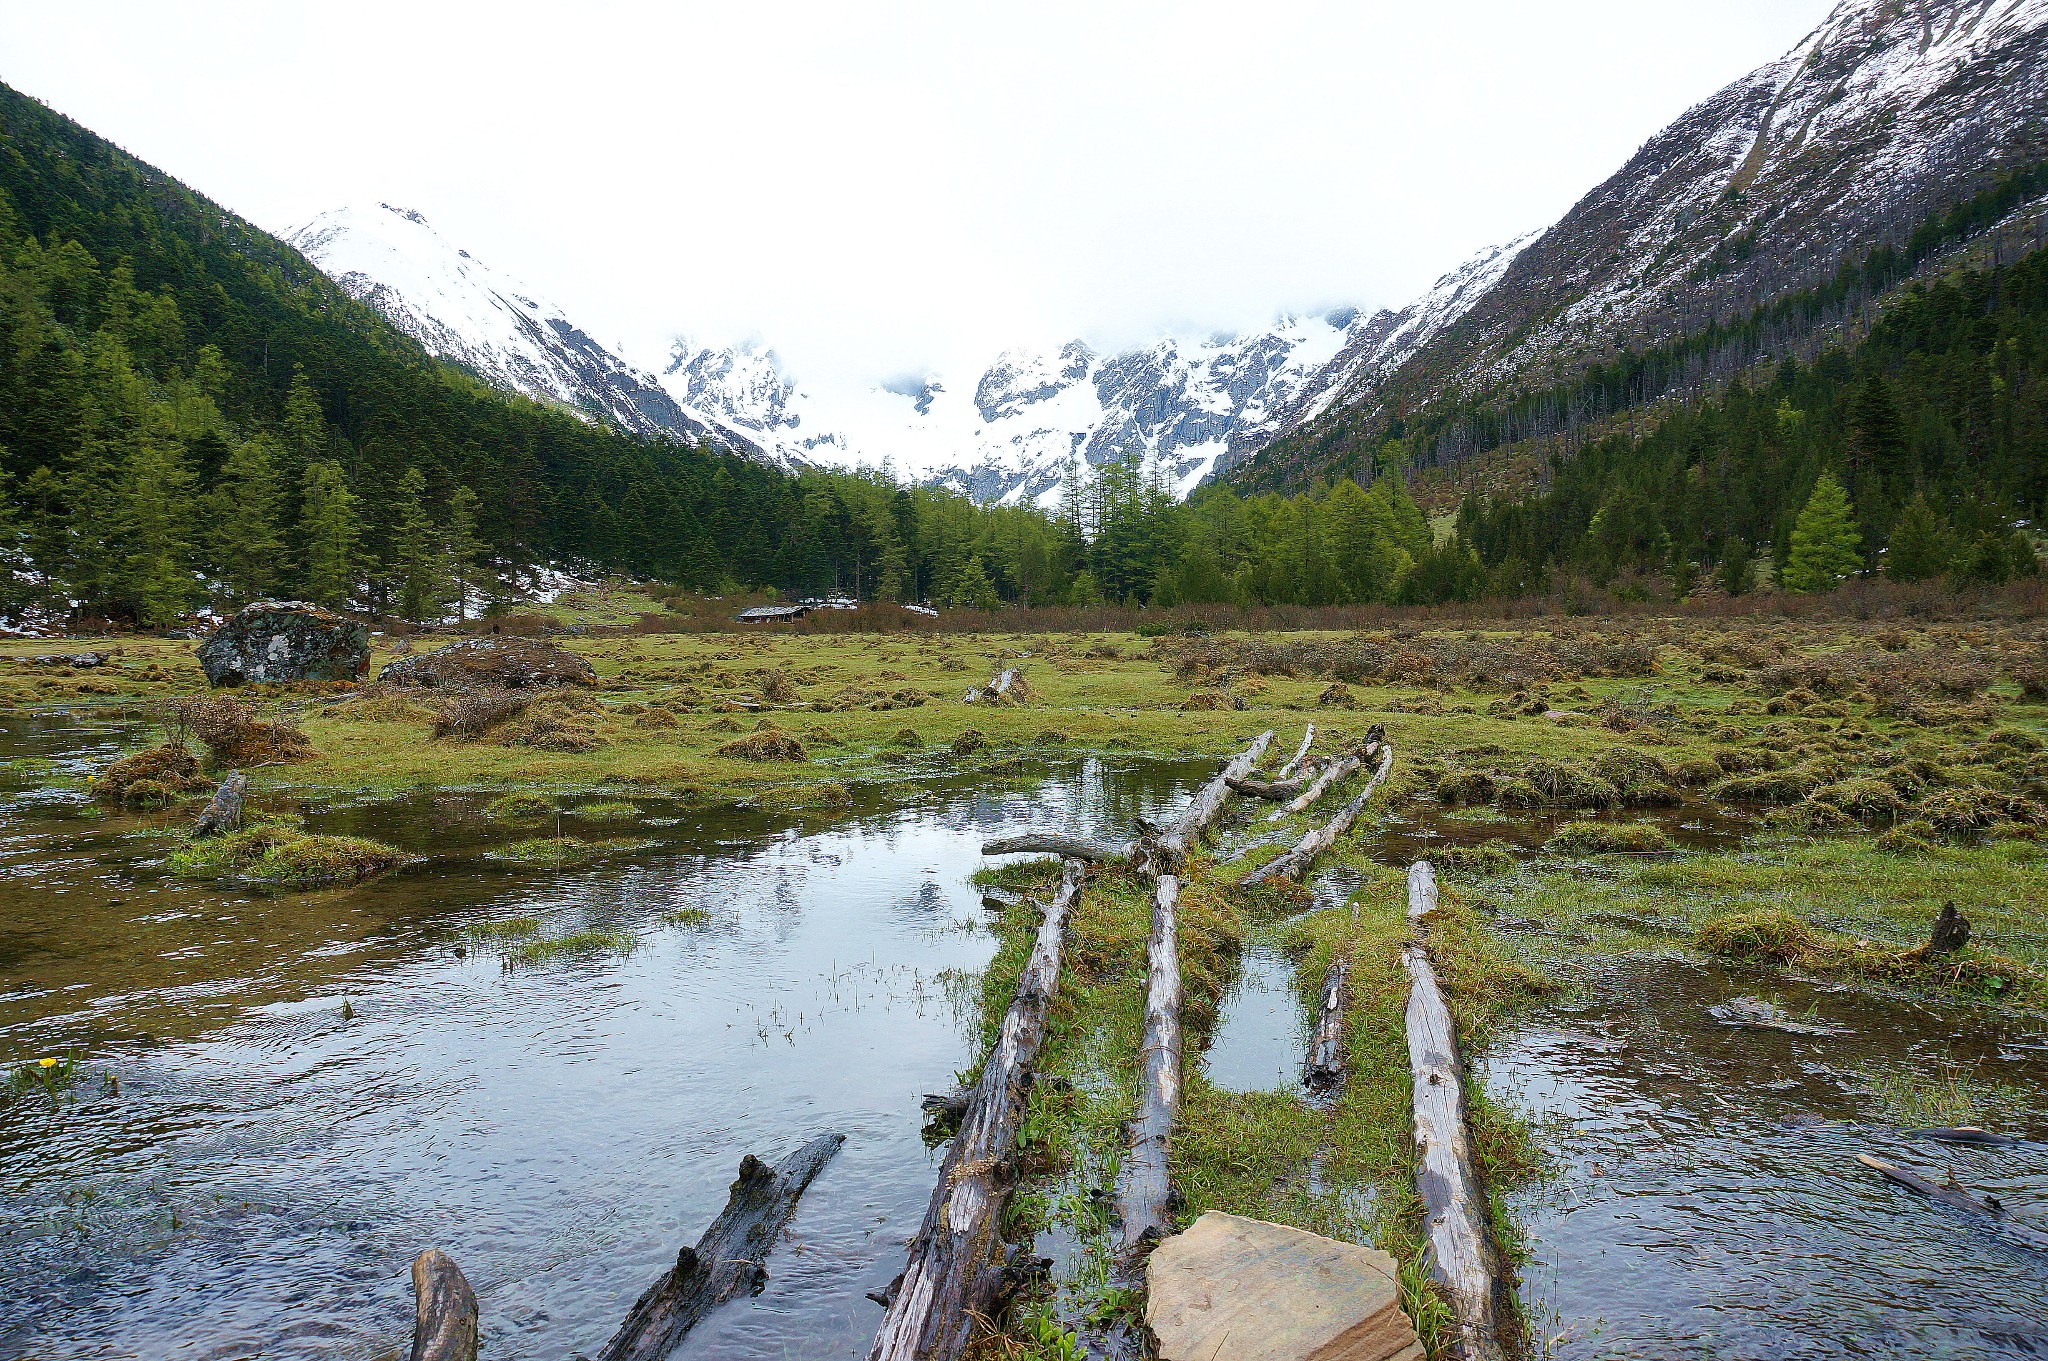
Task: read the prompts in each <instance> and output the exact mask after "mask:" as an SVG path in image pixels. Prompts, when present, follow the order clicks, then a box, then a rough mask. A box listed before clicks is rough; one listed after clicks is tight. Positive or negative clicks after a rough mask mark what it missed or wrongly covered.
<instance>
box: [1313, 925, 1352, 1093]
mask: <svg viewBox="0 0 2048 1361" xmlns="http://www.w3.org/2000/svg"><path fill="white" fill-rule="evenodd" d="M1345 964H1346V961H1345V960H1344V958H1343V957H1342V956H1341V955H1340V956H1338V957H1337V958H1336V959H1334V960H1332V961H1331V962H1330V973H1329V976H1328V977H1326V978H1325V979H1324V980H1323V1004H1322V1010H1321V1011H1320V1012H1318V1013H1317V1015H1316V1028H1315V1033H1314V1034H1313V1035H1312V1036H1310V1037H1309V1045H1308V1063H1307V1066H1306V1067H1305V1069H1304V1070H1303V1073H1302V1079H1303V1081H1304V1082H1306V1083H1307V1085H1308V1089H1309V1090H1310V1091H1312V1092H1325V1093H1327V1092H1333V1091H1335V1090H1337V1088H1338V1086H1339V1085H1340V1084H1341V1083H1342V1082H1343V1081H1344V998H1345V992H1344V971H1345Z"/></svg>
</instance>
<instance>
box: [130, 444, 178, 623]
mask: <svg viewBox="0 0 2048 1361" xmlns="http://www.w3.org/2000/svg"><path fill="white" fill-rule="evenodd" d="M191 523H192V473H191V471H190V470H189V469H188V468H186V467H185V462H184V458H183V456H182V453H181V451H180V450H179V448H178V445H177V443H176V441H174V440H171V439H168V438H166V437H164V436H163V435H162V434H161V433H159V432H151V433H149V434H147V435H145V436H143V438H141V439H140V440H138V441H137V443H136V446H135V451H134V452H133V453H132V454H131V455H129V458H128V467H127V469H126V471H125V474H124V476H123V477H122V480H121V507H120V511H119V514H118V518H117V521H116V528H117V533H118V536H119V537H118V542H119V543H120V545H121V550H122V554H123V556H122V560H121V562H120V565H119V568H118V569H117V573H116V577H115V589H116V592H117V593H118V595H119V596H120V598H121V599H122V600H123V601H124V602H125V603H127V604H129V605H130V606H132V608H133V610H134V613H135V617H136V618H137V619H138V620H139V621H141V622H142V623H143V624H144V625H146V626H148V627H150V628H163V627H165V626H166V625H169V624H171V623H173V622H174V621H176V619H177V618H178V616H179V615H181V614H183V613H184V612H185V611H186V610H187V609H189V608H191V605H192V599H193V596H194V595H196V594H197V592H198V582H197V581H196V580H194V578H193V576H192V565H191V552H192V544H191Z"/></svg>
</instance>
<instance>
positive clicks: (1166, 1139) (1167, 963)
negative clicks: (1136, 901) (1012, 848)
mask: <svg viewBox="0 0 2048 1361" xmlns="http://www.w3.org/2000/svg"><path fill="white" fill-rule="evenodd" d="M1179 903H1180V880H1179V879H1178V878H1176V877H1175V876H1174V875H1171V874H1162V875H1160V876H1159V882H1158V883H1157V884H1156V885H1154V887H1153V891H1152V938H1151V940H1150V942H1149V943H1148V944H1147V946H1146V959H1147V960H1148V965H1147V970H1146V982H1145V1038H1144V1043H1143V1045H1142V1047H1141V1048H1140V1050H1139V1053H1138V1059H1139V1063H1140V1065H1141V1069H1140V1072H1141V1076H1140V1078H1139V1084H1138V1114H1137V1117H1136V1118H1135V1119H1134V1120H1133V1121H1132V1122H1131V1151H1130V1156H1129V1157H1128V1158H1126V1159H1125V1162H1124V1179H1123V1187H1122V1194H1121V1197H1120V1199H1121V1204H1120V1206H1119V1209H1120V1210H1121V1211H1122V1216H1123V1235H1124V1236H1123V1247H1124V1256H1125V1258H1126V1259H1127V1260H1129V1259H1133V1258H1135V1257H1137V1256H1139V1255H1140V1254H1142V1253H1144V1252H1147V1251H1149V1250H1150V1249H1151V1248H1152V1247H1153V1246H1155V1245H1156V1244H1157V1243H1158V1242H1159V1240H1160V1239H1161V1238H1164V1237H1165V1236H1166V1235H1167V1234H1169V1233H1172V1232H1173V1219H1172V1212H1171V1207H1170V1198H1171V1195H1172V1185H1171V1181H1170V1177H1169V1173H1168V1170H1167V1155H1168V1154H1169V1152H1170V1151H1171V1149H1172V1144H1173V1120H1174V1116H1175V1115H1177V1114H1178V1113H1179V1111H1180V1077H1181V1029H1180V1003H1181V981H1180V949H1179V944H1178V941H1177V939H1176V936H1177V933H1178V931H1179V922H1178V920H1177V918H1178V907H1179Z"/></svg>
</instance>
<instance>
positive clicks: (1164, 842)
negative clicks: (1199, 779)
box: [1132, 728, 1273, 878]
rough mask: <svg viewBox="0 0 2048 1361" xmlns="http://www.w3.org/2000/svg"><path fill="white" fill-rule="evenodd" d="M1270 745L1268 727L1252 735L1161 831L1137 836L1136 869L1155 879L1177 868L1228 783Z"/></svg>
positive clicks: (1225, 792) (1220, 808) (1217, 806)
mask: <svg viewBox="0 0 2048 1361" xmlns="http://www.w3.org/2000/svg"><path fill="white" fill-rule="evenodd" d="M1272 745H1273V730H1272V729H1271V728H1268V729H1267V730H1266V731H1265V732H1262V733H1260V734H1259V735H1258V736H1257V737H1255V738H1253V739H1252V744H1251V745H1250V746H1248V747H1246V748H1245V749H1244V750H1243V751H1241V752H1239V753H1238V754H1237V755H1235V756H1233V757H1231V758H1230V760H1229V761H1228V762H1226V763H1225V764H1224V767H1223V769H1222V770H1220V771H1218V772H1217V773H1216V777H1215V778H1214V779H1212V780H1210V781H1209V783H1207V784H1205V785H1203V786H1202V787H1201V788H1200V789H1199V790H1197V791H1196V792H1195V797H1194V799H1193V801H1192V802H1190V803H1189V804H1188V806H1187V807H1186V808H1183V809H1182V810H1181V811H1180V814H1179V815H1178V816H1177V817H1175V818H1174V820H1173V821H1172V822H1170V823H1168V824H1167V825H1166V827H1165V829H1164V830H1162V831H1159V832H1157V833H1155V834H1153V835H1150V836H1147V837H1145V838H1143V839H1141V840H1140V841H1139V843H1138V846H1137V849H1136V850H1135V851H1134V852H1133V853H1132V860H1133V863H1134V864H1135V866H1136V867H1137V869H1138V870H1139V871H1140V872H1141V873H1144V874H1147V875H1151V876H1153V877H1155V878H1156V877H1157V876H1159V875H1161V874H1166V873H1170V872H1172V871H1173V870H1175V869H1177V868H1179V866H1180V862H1181V861H1182V860H1183V859H1185V858H1186V857H1187V853H1188V851H1189V850H1191V849H1192V848H1193V847H1194V846H1195V844H1196V843H1197V842H1199V841H1200V840H1201V839H1202V833H1203V832H1205V831H1207V830H1208V827H1209V824H1210V823H1212V822H1214V821H1215V820H1216V815H1217V814H1218V813H1221V812H1222V811H1223V804H1224V802H1225V801H1226V800H1227V799H1229V797H1230V782H1231V781H1232V780H1242V779H1243V778H1244V777H1245V776H1247V775H1249V774H1251V772H1252V767H1253V766H1255V765H1257V764H1258V763H1259V758H1260V757H1261V756H1264V755H1265V754H1266V748H1267V747H1270V746H1272Z"/></svg>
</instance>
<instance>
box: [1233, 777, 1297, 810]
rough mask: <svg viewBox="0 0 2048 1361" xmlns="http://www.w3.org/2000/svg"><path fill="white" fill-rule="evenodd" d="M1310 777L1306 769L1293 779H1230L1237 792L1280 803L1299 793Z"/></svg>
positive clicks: (1249, 796) (1248, 796)
mask: <svg viewBox="0 0 2048 1361" xmlns="http://www.w3.org/2000/svg"><path fill="white" fill-rule="evenodd" d="M1310 778H1311V777H1310V775H1309V773H1308V772H1306V771H1304V772H1302V773H1301V774H1299V775H1296V776H1294V777H1293V778H1292V779H1286V780H1232V781H1230V787H1231V789H1232V790H1233V791H1235V792H1236V793H1239V794H1243V795H1244V796H1246V797H1247V798H1253V799H1265V800H1266V801H1267V802H1269V803H1279V802H1281V801H1283V800H1285V799H1291V798H1293V797H1294V796H1295V795H1296V794H1299V793H1300V792H1301V791H1302V789H1303V788H1304V787H1305V786H1306V785H1307V784H1308V782H1309V779H1310Z"/></svg>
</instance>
